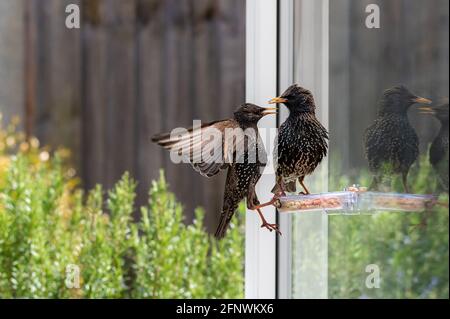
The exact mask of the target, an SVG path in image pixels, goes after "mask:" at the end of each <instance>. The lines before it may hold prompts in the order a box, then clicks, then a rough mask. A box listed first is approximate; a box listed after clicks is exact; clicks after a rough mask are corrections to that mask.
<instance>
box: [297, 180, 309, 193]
mask: <svg viewBox="0 0 450 319" xmlns="http://www.w3.org/2000/svg"><path fill="white" fill-rule="evenodd" d="M304 179H305V178H304V177H300V178H299V179H298V181H299V182H300V185H302V187H303V190H304V192H300V193H299V195H309V194H311V193H310V192H309V190H308V188H307V187H306V186H305V183H304V182H303V180H304Z"/></svg>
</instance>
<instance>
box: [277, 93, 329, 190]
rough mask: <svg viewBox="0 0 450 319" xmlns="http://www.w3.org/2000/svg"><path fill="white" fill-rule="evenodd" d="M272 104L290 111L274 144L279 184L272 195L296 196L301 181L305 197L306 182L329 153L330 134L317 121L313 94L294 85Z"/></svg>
mask: <svg viewBox="0 0 450 319" xmlns="http://www.w3.org/2000/svg"><path fill="white" fill-rule="evenodd" d="M270 103H283V104H284V105H286V107H287V108H288V109H289V116H288V118H287V119H286V121H285V122H284V123H283V124H282V125H281V126H280V128H279V132H278V135H277V140H276V143H275V149H274V156H275V158H274V161H275V166H276V176H277V183H276V185H275V187H274V189H273V190H272V192H274V193H275V194H278V193H280V192H284V191H288V192H295V191H296V181H297V180H299V182H300V184H301V185H302V187H303V189H304V193H309V191H308V190H307V189H306V187H305V186H304V183H303V179H304V178H305V176H306V175H309V174H311V173H312V172H314V170H315V169H316V167H317V166H318V165H319V163H320V162H321V161H322V159H323V158H324V157H325V156H326V155H327V149H328V144H327V139H328V132H327V130H326V129H325V127H323V125H322V124H321V123H320V122H319V121H318V120H317V118H316V115H315V109H316V106H315V103H314V97H313V95H312V93H311V92H310V91H308V90H306V89H304V88H302V87H300V86H298V85H292V86H290V87H289V88H288V89H287V90H286V91H285V92H284V93H283V94H282V95H281V96H280V97H278V98H275V99H272V100H271V101H270Z"/></svg>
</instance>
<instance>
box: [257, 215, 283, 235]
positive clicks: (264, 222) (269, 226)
mask: <svg viewBox="0 0 450 319" xmlns="http://www.w3.org/2000/svg"><path fill="white" fill-rule="evenodd" d="M256 211H257V212H258V214H259V217H260V218H261V222H262V225H261V228H267V229H268V230H269V231H270V232H272V230H274V231H275V232H277V234H279V235H281V232H280V230H279V228H278V225H277V224H269V223H268V222H267V220H266V219H265V218H264V215H263V214H262V212H261V210H260V209H259V208H256Z"/></svg>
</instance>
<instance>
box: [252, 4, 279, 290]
mask: <svg viewBox="0 0 450 319" xmlns="http://www.w3.org/2000/svg"><path fill="white" fill-rule="evenodd" d="M246 30H247V31H246V35H247V37H246V100H247V102H251V103H255V104H258V105H261V106H264V105H266V104H267V101H268V100H269V99H270V98H271V97H274V96H275V95H276V93H277V1H276V0H247V1H246ZM259 127H269V128H270V127H272V128H275V127H276V119H275V117H273V116H272V117H265V118H263V119H262V120H261V121H260V122H259ZM265 145H266V149H267V153H268V155H267V156H268V158H269V159H271V158H272V150H271V147H270V146H269V145H268V144H267V143H265ZM269 165H270V163H269ZM269 169H270V168H269ZM266 172H267V170H266ZM274 184H275V177H274V175H273V174H266V173H265V174H263V175H262V176H261V178H260V180H259V182H258V184H257V187H256V191H257V194H258V197H259V200H260V202H261V203H262V202H265V201H269V200H270V199H271V193H270V190H271V188H272V187H273V185H274ZM263 213H264V215H265V217H266V219H267V221H268V222H269V223H275V221H276V215H275V214H276V212H275V208H274V207H266V208H264V209H263ZM260 225H261V221H260V220H259V217H258V214H257V213H256V212H255V211H247V214H246V222H245V234H246V236H245V297H246V298H251V299H273V298H275V297H276V295H275V293H276V237H275V233H274V232H269V231H265V230H263V229H261V227H260Z"/></svg>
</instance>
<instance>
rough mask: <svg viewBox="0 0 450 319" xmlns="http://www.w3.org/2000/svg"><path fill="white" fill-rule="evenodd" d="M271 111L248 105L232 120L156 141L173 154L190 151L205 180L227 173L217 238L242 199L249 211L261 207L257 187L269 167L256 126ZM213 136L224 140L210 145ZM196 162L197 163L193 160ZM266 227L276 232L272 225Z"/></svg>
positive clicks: (209, 124) (225, 228)
mask: <svg viewBox="0 0 450 319" xmlns="http://www.w3.org/2000/svg"><path fill="white" fill-rule="evenodd" d="M270 111H271V110H270V109H269V110H267V109H265V108H262V107H259V106H257V105H254V104H250V103H247V104H244V105H241V106H240V107H239V108H238V109H237V110H236V111H235V112H234V117H233V119H228V120H223V121H216V122H212V123H208V124H204V125H202V126H201V128H199V129H197V130H195V129H189V130H188V132H187V133H186V134H185V135H181V136H179V137H176V138H173V137H172V136H170V134H169V133H165V134H159V135H157V136H155V137H154V138H153V141H154V142H156V143H158V144H159V145H161V146H163V147H165V148H167V149H170V150H171V151H175V152H176V151H177V150H179V149H183V148H186V149H188V150H189V154H190V156H189V157H188V158H187V160H188V161H189V162H190V163H191V165H192V166H193V168H194V169H195V170H196V171H198V172H199V173H200V174H201V175H203V176H206V177H212V176H214V175H216V174H218V172H219V171H221V170H223V169H227V170H228V173H227V179H226V183H225V191H224V195H223V206H222V212H221V216H220V221H219V225H218V227H217V230H216V232H215V236H216V237H217V238H222V237H224V236H225V234H226V231H227V229H228V226H229V224H230V221H231V218H232V217H233V215H234V212H235V211H236V209H237V208H238V205H239V203H240V202H241V201H242V200H243V199H247V207H248V208H249V209H253V208H254V207H255V206H257V205H259V201H258V198H257V196H256V192H255V185H256V183H257V182H258V180H259V178H260V177H261V173H262V171H263V169H264V167H265V165H266V162H267V155H266V151H265V149H264V146H263V144H262V142H261V139H260V136H259V133H258V129H257V123H258V121H259V120H260V119H261V118H262V117H263V116H264V115H267V114H274V112H270ZM239 128H240V129H242V130H238V131H234V132H235V133H236V135H227V130H234V129H239ZM212 132H220V134H221V136H222V138H221V139H219V140H216V142H214V143H211V142H210V133H212ZM244 132H246V133H248V134H244ZM210 151H214V152H213V153H214V154H220V157H221V158H218V157H217V156H211V157H210V156H209V155H208V154H209V153H210ZM196 153H202V156H201V157H200V156H197V157H196V156H195V155H192V154H196ZM195 158H197V160H194V159H195ZM258 213H259V214H260V216H261V218H262V219H263V224H264V222H265V220H264V217H262V215H261V213H260V211H258ZM265 227H267V228H269V229H275V228H273V227H272V225H270V224H267V225H266V226H265ZM275 230H276V229H275Z"/></svg>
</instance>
